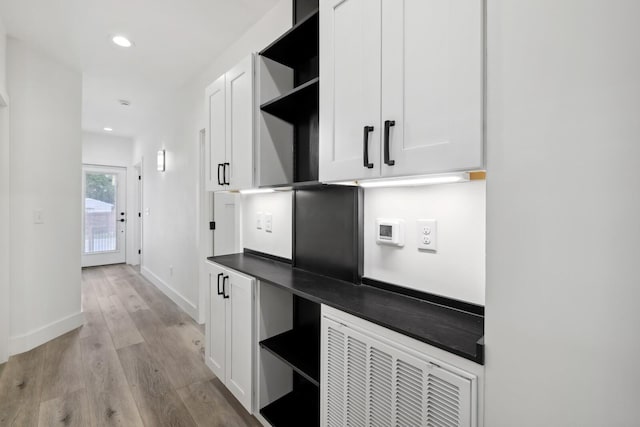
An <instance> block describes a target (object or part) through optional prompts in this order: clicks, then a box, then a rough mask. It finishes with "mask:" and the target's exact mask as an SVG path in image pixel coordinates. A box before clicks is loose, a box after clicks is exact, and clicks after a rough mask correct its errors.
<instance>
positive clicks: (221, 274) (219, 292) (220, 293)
mask: <svg viewBox="0 0 640 427" xmlns="http://www.w3.org/2000/svg"><path fill="white" fill-rule="evenodd" d="M222 276H224V273H219V274H218V295H223V294H224V289H223V290H222V291H220V278H221V277H222Z"/></svg>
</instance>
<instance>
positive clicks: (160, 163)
mask: <svg viewBox="0 0 640 427" xmlns="http://www.w3.org/2000/svg"><path fill="white" fill-rule="evenodd" d="M164 159H165V156H164V150H159V151H158V172H164V169H165V160H164Z"/></svg>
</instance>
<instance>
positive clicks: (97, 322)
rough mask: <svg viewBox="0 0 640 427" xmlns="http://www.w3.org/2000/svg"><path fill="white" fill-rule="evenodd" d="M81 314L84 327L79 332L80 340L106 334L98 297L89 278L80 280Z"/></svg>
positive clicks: (106, 330) (106, 329) (105, 325)
mask: <svg viewBox="0 0 640 427" xmlns="http://www.w3.org/2000/svg"><path fill="white" fill-rule="evenodd" d="M82 312H83V314H84V325H83V326H82V329H81V330H80V338H85V337H89V336H91V335H96V334H101V333H104V332H108V330H109V329H108V328H107V324H106V323H105V321H104V316H102V310H100V304H98V296H97V295H96V291H95V288H94V286H93V284H92V282H91V279H90V278H85V275H84V274H83V279H82Z"/></svg>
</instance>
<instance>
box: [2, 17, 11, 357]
mask: <svg viewBox="0 0 640 427" xmlns="http://www.w3.org/2000/svg"><path fill="white" fill-rule="evenodd" d="M6 54H7V33H6V31H5V28H4V24H3V22H2V18H1V17H0V98H2V99H0V363H4V362H6V361H7V358H8V357H9V319H10V315H9V307H10V303H9V266H10V263H9V230H10V229H11V227H10V226H9V209H10V207H9V191H10V188H9V167H10V165H11V163H10V161H9V108H8V106H3V104H5V103H7V102H8V99H4V98H5V97H6V93H7V91H6V76H7V67H6V65H7V62H6Z"/></svg>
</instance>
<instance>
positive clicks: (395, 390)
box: [320, 306, 484, 427]
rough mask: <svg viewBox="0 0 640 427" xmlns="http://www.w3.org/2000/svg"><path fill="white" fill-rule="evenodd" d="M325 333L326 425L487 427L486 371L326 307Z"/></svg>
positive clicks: (323, 394) (323, 384) (323, 387)
mask: <svg viewBox="0 0 640 427" xmlns="http://www.w3.org/2000/svg"><path fill="white" fill-rule="evenodd" d="M321 334H322V338H321V391H320V394H321V408H320V419H321V424H320V425H321V426H323V427H343V426H415V427H417V426H424V427H427V426H439V427H463V426H464V427H477V426H481V425H482V422H481V421H480V420H481V419H482V416H481V414H480V413H479V410H480V408H481V405H480V404H479V400H480V399H479V395H478V391H479V390H481V387H480V385H479V384H480V382H481V381H482V378H483V372H484V369H483V367H482V366H481V365H478V364H475V363H473V362H470V361H467V360H465V359H462V358H458V357H457V356H454V355H449V354H448V353H446V352H444V351H442V350H440V349H437V348H434V347H432V346H429V345H427V344H425V343H422V342H419V341H416V340H414V339H412V338H409V337H407V336H404V335H401V334H398V333H396V332H393V331H391V330H388V329H386V328H383V327H381V326H379V325H375V324H373V323H370V322H368V321H365V320H363V319H360V318H357V317H354V316H351V315H349V314H346V313H343V312H341V311H339V310H335V309H332V308H330V307H326V306H322V320H321ZM452 363H453V364H452ZM463 368H464V369H463Z"/></svg>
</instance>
